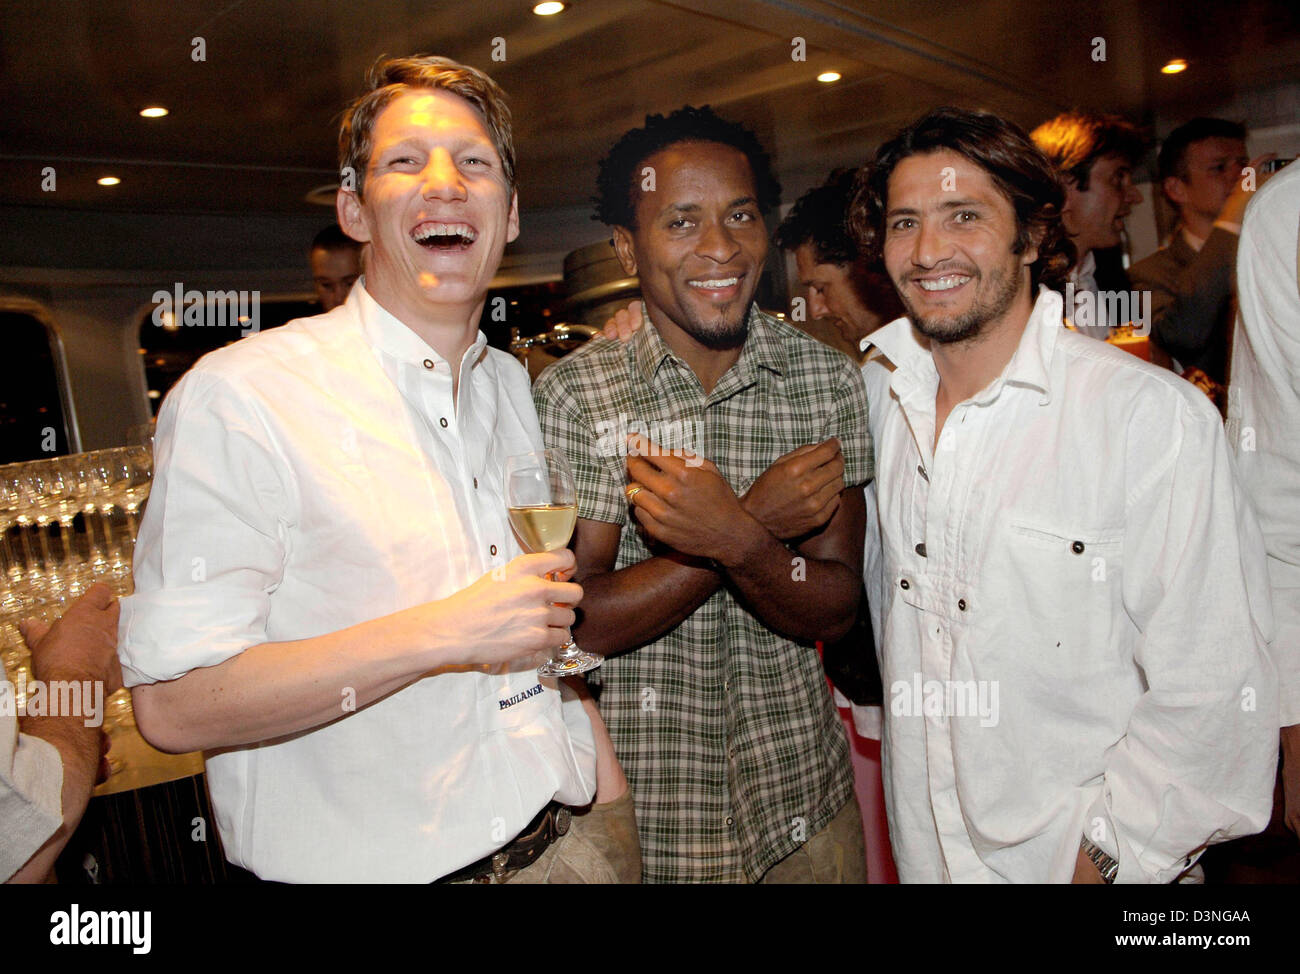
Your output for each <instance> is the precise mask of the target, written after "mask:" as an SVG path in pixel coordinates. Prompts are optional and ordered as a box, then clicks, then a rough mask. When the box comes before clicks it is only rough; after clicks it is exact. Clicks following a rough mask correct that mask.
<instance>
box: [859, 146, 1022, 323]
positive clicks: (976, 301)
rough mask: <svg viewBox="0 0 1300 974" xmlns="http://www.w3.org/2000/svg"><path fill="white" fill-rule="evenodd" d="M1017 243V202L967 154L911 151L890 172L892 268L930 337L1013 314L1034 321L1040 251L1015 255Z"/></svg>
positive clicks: (888, 262)
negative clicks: (1033, 269)
mask: <svg viewBox="0 0 1300 974" xmlns="http://www.w3.org/2000/svg"><path fill="white" fill-rule="evenodd" d="M947 167H952V170H953V174H955V180H952V179H949V178H948V177H947V176H946V175H945V173H944V170H945V169H946V168H947ZM949 175H952V174H949ZM945 187H948V188H945ZM1015 241H1016V214H1015V210H1014V208H1013V207H1012V205H1011V201H1010V200H1009V199H1007V197H1006V196H1004V195H1003V194H1002V192H1001V190H999V189H998V187H997V185H996V184H995V183H994V182H993V180H992V179H991V178H990V177H989V174H988V173H987V172H986V171H985V170H984V169H983V168H981V167H980V166H977V165H975V164H974V163H973V162H971V161H969V160H968V159H966V158H965V157H964V156H962V155H959V154H958V153H956V152H952V151H950V150H947V149H943V150H940V151H937V152H929V153H925V154H923V155H914V156H908V157H907V158H906V159H903V160H902V161H901V162H900V163H899V164H898V165H897V166H896V167H895V168H894V171H893V173H891V174H890V177H889V195H888V200H887V203H886V206H885V241H884V259H885V268H886V269H887V270H888V272H889V276H890V278H891V279H892V280H893V282H894V287H895V288H896V289H897V290H898V295H899V297H900V298H902V300H903V305H904V306H905V307H906V308H907V314H908V317H909V318H911V319H912V324H913V325H915V326H916V329H917V331H919V332H920V333H921V334H923V335H925V336H926V337H927V338H930V339H932V340H933V341H937V342H941V343H951V342H959V341H966V340H968V339H971V338H974V337H976V336H977V335H979V334H981V332H984V331H986V330H988V329H989V328H991V327H992V326H994V325H996V324H997V323H999V322H1000V321H1002V320H1003V319H1005V318H1007V317H1008V316H1009V315H1017V316H1018V315H1023V317H1024V319H1025V320H1028V317H1029V312H1030V310H1031V309H1032V305H1033V301H1032V289H1031V287H1030V272H1029V266H1030V265H1031V264H1032V263H1033V262H1034V261H1035V260H1037V259H1038V249H1037V247H1035V246H1032V245H1031V246H1029V247H1026V248H1025V250H1024V252H1023V253H1020V254H1015V253H1012V247H1013V246H1014V245H1015Z"/></svg>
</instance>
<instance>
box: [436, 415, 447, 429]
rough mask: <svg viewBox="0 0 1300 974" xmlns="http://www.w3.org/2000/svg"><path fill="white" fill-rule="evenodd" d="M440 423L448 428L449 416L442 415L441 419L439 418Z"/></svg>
mask: <svg viewBox="0 0 1300 974" xmlns="http://www.w3.org/2000/svg"><path fill="white" fill-rule="evenodd" d="M438 425H439V426H441V427H442V428H443V429H446V428H447V417H446V416H444V417H442V418H441V419H440V420H438Z"/></svg>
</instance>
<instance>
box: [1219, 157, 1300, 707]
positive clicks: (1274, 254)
mask: <svg viewBox="0 0 1300 974" xmlns="http://www.w3.org/2000/svg"><path fill="white" fill-rule="evenodd" d="M1297 237H1300V164H1297V165H1293V166H1290V167H1288V168H1287V169H1284V170H1283V171H1282V172H1281V173H1279V174H1278V175H1276V176H1274V177H1273V178H1272V179H1270V180H1269V181H1268V183H1267V184H1265V185H1264V186H1262V187H1261V188H1260V190H1259V192H1258V193H1257V194H1256V196H1255V198H1254V199H1253V200H1252V201H1251V203H1250V206H1249V207H1248V208H1247V210H1246V219H1245V223H1244V226H1243V227H1242V230H1241V243H1240V245H1239V246H1238V248H1237V301H1238V307H1239V310H1240V315H1239V317H1238V319H1237V330H1236V338H1235V339H1234V340H1233V352H1232V373H1231V375H1232V380H1231V386H1230V388H1229V390H1228V439H1229V441H1230V442H1231V444H1232V448H1233V451H1234V453H1235V454H1236V459H1237V468H1238V469H1239V470H1240V472H1241V481H1242V484H1243V485H1245V488H1246V491H1247V493H1249V494H1250V499H1251V501H1253V502H1254V505H1255V513H1256V514H1258V515H1259V523H1260V526H1261V527H1262V528H1263V530H1264V543H1265V545H1266V546H1267V548H1268V571H1269V575H1270V577H1271V579H1272V586H1273V614H1274V618H1275V620H1276V634H1275V637H1274V640H1273V658H1274V661H1275V662H1276V664H1277V669H1278V678H1279V682H1280V684H1281V688H1282V713H1281V721H1282V726H1284V727H1288V726H1290V725H1292V724H1300V284H1298V283H1297V280H1298V278H1300V266H1298V265H1297Z"/></svg>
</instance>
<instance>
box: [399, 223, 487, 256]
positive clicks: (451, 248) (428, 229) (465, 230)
mask: <svg viewBox="0 0 1300 974" xmlns="http://www.w3.org/2000/svg"><path fill="white" fill-rule="evenodd" d="M411 239H412V240H414V241H415V242H416V243H418V244H419V245H420V246H421V247H424V248H425V249H426V250H436V251H440V252H455V251H463V250H469V248H470V247H471V246H472V245H473V243H474V241H475V240H477V239H478V231H477V230H475V229H474V228H473V227H471V226H470V225H469V224H468V223H434V222H432V221H429V222H426V223H421V224H420V225H419V226H418V227H416V228H415V229H414V230H412V231H411Z"/></svg>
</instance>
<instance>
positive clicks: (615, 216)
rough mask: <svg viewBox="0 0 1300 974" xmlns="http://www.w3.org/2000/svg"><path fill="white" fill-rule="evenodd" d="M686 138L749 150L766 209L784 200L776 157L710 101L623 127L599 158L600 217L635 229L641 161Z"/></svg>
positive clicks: (762, 206)
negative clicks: (640, 124) (719, 113)
mask: <svg viewBox="0 0 1300 974" xmlns="http://www.w3.org/2000/svg"><path fill="white" fill-rule="evenodd" d="M681 142H717V143H719V144H721V145H729V146H731V147H732V148H733V149H737V150H739V151H740V152H742V153H744V155H745V158H746V159H748V160H749V169H750V172H752V173H753V174H754V191H755V192H756V193H757V194H758V195H757V200H758V208H759V210H761V211H762V212H764V213H766V212H767V211H769V210H771V209H773V208H775V207H776V206H778V205H780V203H781V184H780V183H779V182H777V180H776V176H775V175H774V174H773V172H772V160H771V158H770V157H769V156H768V154H767V152H766V151H764V149H763V146H762V145H761V144H760V143H759V141H758V137H757V136H756V135H754V133H753V132H751V131H750V130H749V129H747V128H746V127H745V126H743V125H741V124H740V123H738V122H728V121H727V120H726V119H723V118H719V117H718V116H717V115H716V114H715V113H714V111H713V109H711V108H710V107H709V106H708V105H705V106H704V107H703V108H693V107H692V106H690V105H687V106H685V107H684V108H679V109H677V111H675V112H673V113H672V114H670V115H647V116H646V117H645V125H644V126H643V127H642V128H637V129H631V130H630V131H628V132H625V133H623V136H622V138H620V139H619V140H618V141H617V142H615V143H614V146H613V148H611V149H610V150H609V153H608V155H606V156H605V158H604V159H602V160H601V161H600V173H599V175H597V177H596V195H595V196H594V197H592V202H594V203H595V204H596V215H595V217H593V219H596V220H599V221H600V222H601V223H605V224H607V225H609V226H611V227H626V228H627V229H629V230H635V229H636V203H637V198H638V196H639V193H640V189H639V186H640V182H641V173H640V170H641V164H642V163H643V162H645V160H646V159H648V158H650V156H652V155H654V154H655V153H656V152H659V151H661V150H663V149H666V148H668V147H669V146H671V145H677V144H678V143H681Z"/></svg>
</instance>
